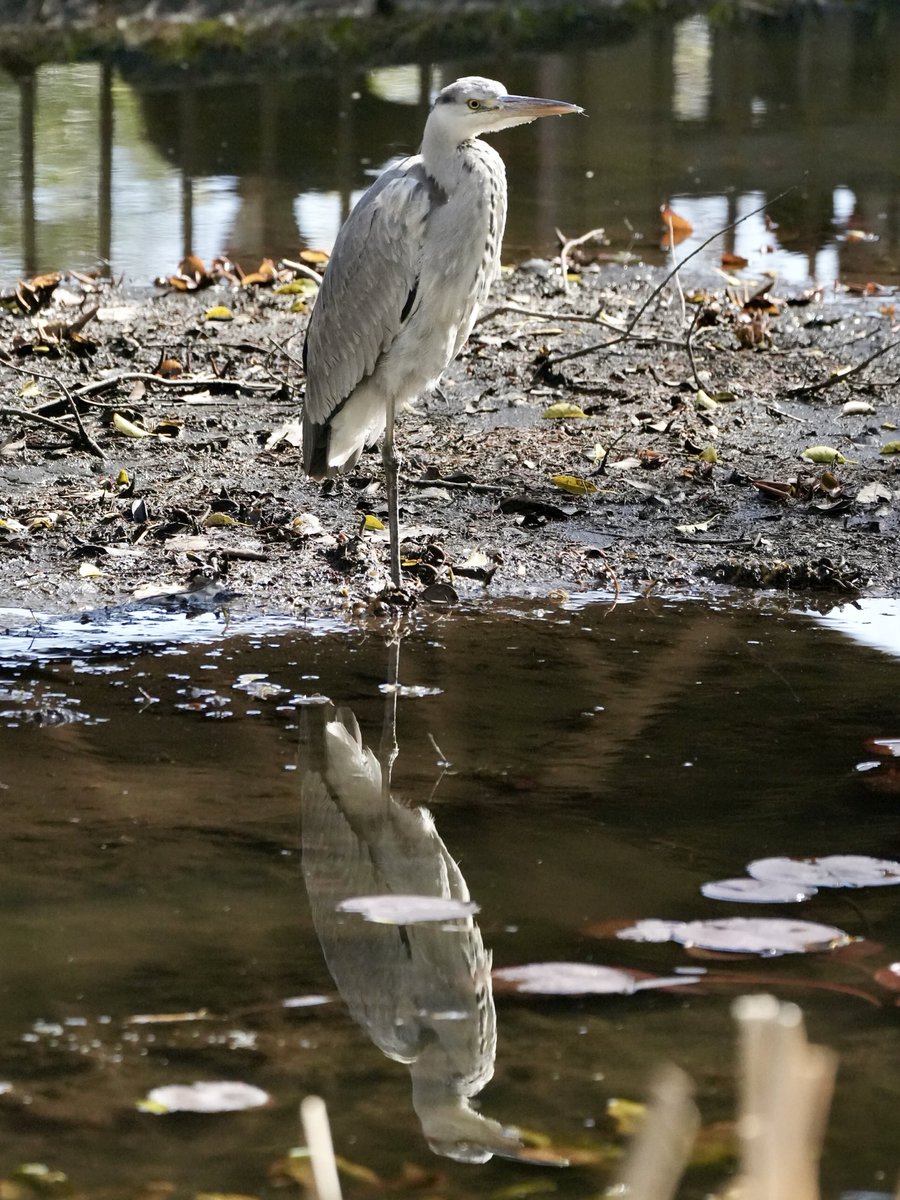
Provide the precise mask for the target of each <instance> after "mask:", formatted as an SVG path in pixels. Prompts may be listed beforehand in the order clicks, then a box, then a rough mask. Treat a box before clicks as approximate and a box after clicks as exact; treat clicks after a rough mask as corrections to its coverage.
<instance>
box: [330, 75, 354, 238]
mask: <svg viewBox="0 0 900 1200" xmlns="http://www.w3.org/2000/svg"><path fill="white" fill-rule="evenodd" d="M352 92H353V75H352V73H351V72H350V71H349V70H348V69H347V68H346V67H344V69H343V70H341V71H340V72H339V74H338V119H337V163H336V166H335V176H336V182H337V188H338V194H339V195H340V198H341V224H343V223H344V221H346V220H347V217H349V215H350V209H351V207H352V202H353V181H354V179H355V177H356V172H355V166H356V164H355V163H354V161H353V109H354V106H355V105H356V103H357V102H356V101H355V100H354V99H353V96H352Z"/></svg>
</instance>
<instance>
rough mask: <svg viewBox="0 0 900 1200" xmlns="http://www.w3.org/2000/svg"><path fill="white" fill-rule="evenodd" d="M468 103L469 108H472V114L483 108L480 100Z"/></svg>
mask: <svg viewBox="0 0 900 1200" xmlns="http://www.w3.org/2000/svg"><path fill="white" fill-rule="evenodd" d="M466 103H467V104H468V106H469V108H471V110H472V112H475V111H476V110H477V109H479V108H481V101H480V100H467V101H466Z"/></svg>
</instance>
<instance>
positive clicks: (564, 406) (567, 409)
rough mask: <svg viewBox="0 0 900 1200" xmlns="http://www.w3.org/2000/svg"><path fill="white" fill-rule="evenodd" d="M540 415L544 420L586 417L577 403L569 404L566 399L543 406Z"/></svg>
mask: <svg viewBox="0 0 900 1200" xmlns="http://www.w3.org/2000/svg"><path fill="white" fill-rule="evenodd" d="M541 416H542V417H543V418H544V420H545V421H559V420H564V419H565V418H567V417H586V416H587V413H586V412H585V411H584V409H581V408H579V407H578V405H577V404H571V403H570V402H569V401H568V400H558V401H557V402H556V404H551V405H550V407H549V408H545V409H544V411H543V412H542V413H541Z"/></svg>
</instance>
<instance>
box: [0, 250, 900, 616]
mask: <svg viewBox="0 0 900 1200" xmlns="http://www.w3.org/2000/svg"><path fill="white" fill-rule="evenodd" d="M662 278H663V277H662V275H661V274H657V273H654V272H653V271H652V270H650V269H648V268H644V267H640V266H631V267H621V266H614V265H609V264H603V265H599V266H598V265H586V266H584V267H582V268H581V269H580V270H579V271H576V272H575V273H574V275H573V277H572V278H571V279H570V280H569V282H568V284H567V287H566V289H565V290H564V289H563V285H562V283H561V276H560V272H559V269H558V267H557V266H555V265H554V264H551V263H549V262H543V261H540V262H536V263H533V264H530V265H529V266H527V267H526V268H522V269H518V270H515V271H510V272H509V273H506V274H505V275H504V277H503V279H502V280H501V282H500V283H499V284H498V286H497V288H496V291H495V293H494V300H495V304H494V306H493V308H492V309H491V310H490V311H488V312H486V313H485V314H484V315H483V319H482V320H481V321H480V322H479V324H478V325H477V326H476V329H475V331H474V333H473V336H472V338H471V339H470V342H469V344H468V345H467V347H466V348H465V350H464V352H463V353H462V355H461V356H460V358H459V359H458V360H457V362H456V363H454V364H453V366H452V367H451V368H450V370H449V371H448V372H447V374H446V376H445V379H444V381H443V384H442V390H441V393H440V394H439V395H434V396H429V397H425V398H423V400H422V401H421V404H420V405H419V408H418V410H417V411H416V412H414V413H409V414H406V415H405V416H404V417H403V418H402V419H401V421H400V430H399V445H400V448H401V452H402V453H403V455H404V467H403V472H402V480H403V482H402V513H401V521H402V526H403V556H404V566H405V574H406V578H407V580H408V584H409V591H410V594H411V595H412V596H413V597H416V596H418V595H421V593H422V592H423V591H424V590H425V589H427V588H433V587H434V585H449V587H450V588H451V589H453V591H455V592H456V594H458V595H462V596H467V595H476V596H483V595H487V596H511V595H518V596H523V595H538V596H540V595H547V594H549V593H551V592H557V591H566V592H574V591H583V590H597V589H600V590H607V591H609V592H610V593H611V594H614V593H615V591H616V590H617V589H619V590H622V591H630V592H666V593H669V594H672V593H675V594H688V595H697V594H703V593H710V592H718V591H720V590H721V589H723V588H725V589H733V588H738V589H742V590H744V591H747V590H750V591H756V590H760V589H763V590H769V589H776V590H782V591H783V590H789V591H796V592H807V591H810V590H813V591H818V592H824V593H826V594H828V595H833V596H835V597H836V598H837V597H842V598H847V597H852V596H855V595H860V594H869V595H888V596H896V595H898V594H900V559H898V555H897V534H898V509H900V473H898V463H900V457H898V454H897V453H896V451H897V449H898V445H900V444H898V442H897V438H898V432H897V429H898V426H900V386H898V366H900V354H898V347H897V344H896V343H897V330H896V313H895V308H894V300H893V298H892V297H891V296H890V295H888V294H884V293H881V294H869V295H866V294H862V295H852V294H848V293H843V294H841V295H834V294H832V295H822V294H810V295H806V296H797V295H795V296H792V297H791V296H783V295H780V294H779V293H778V289H777V287H775V286H774V285H772V286H769V287H767V288H765V289H764V290H762V291H761V290H760V287H759V285H758V283H754V284H752V285H751V284H749V283H748V284H732V285H728V286H723V285H722V284H721V283H720V284H718V285H716V286H714V287H708V288H704V287H702V286H693V287H690V288H687V290H686V291H681V292H679V290H678V288H677V287H675V286H674V284H673V283H671V282H670V283H669V284H667V285H666V286H665V287H663V288H662V290H660V291H657V288H658V286H659V284H660V283H661V281H662ZM37 282H39V281H37ZM51 283H52V286H51V287H50V291H49V294H48V295H47V296H43V297H42V296H40V295H39V294H38V292H39V288H35V289H32V291H31V292H29V291H27V290H26V291H24V292H23V290H22V288H21V286H20V289H19V296H18V299H16V298H15V297H12V298H10V297H7V299H6V303H5V307H4V309H3V312H2V316H0V351H2V361H0V379H2V387H3V392H2V402H0V431H2V435H0V436H2V443H0V599H2V601H3V602H4V603H5V604H6V605H7V606H9V607H14V608H29V607H31V608H34V609H37V610H43V611H57V612H60V611H71V610H73V609H82V608H89V607H92V606H96V605H108V604H118V603H123V602H127V601H131V600H134V599H136V598H137V599H142V598H146V597H157V596H160V595H169V594H174V595H180V594H186V593H191V592H193V591H200V592H202V593H205V594H207V595H210V594H211V595H213V596H217V595H222V596H228V597H230V598H231V603H232V604H234V605H236V606H237V607H241V606H243V605H246V606H249V607H251V608H252V609H254V610H256V611H259V610H265V611H269V612H283V613H298V612H308V611H313V612H324V611H333V610H334V609H341V610H346V609H348V608H349V609H353V608H354V607H355V606H361V607H363V608H364V607H366V606H368V605H370V604H371V603H372V602H373V599H374V598H375V597H377V596H378V595H379V594H380V593H381V592H382V591H383V589H384V587H385V584H386V578H387V576H386V563H387V533H386V530H384V529H381V528H379V524H380V520H381V518H385V502H384V493H383V488H382V475H381V463H380V457H379V455H378V453H377V451H373V452H372V453H371V454H367V455H365V456H364V457H363V460H362V462H361V463H360V465H359V467H358V468H357V470H356V471H355V472H354V473H353V474H351V475H350V476H348V477H345V478H341V479H338V480H335V481H330V482H327V483H326V484H324V485H320V484H317V483H313V482H311V481H309V480H308V479H306V478H305V476H304V473H303V470H302V464H301V452H300V448H299V424H298V413H299V411H300V406H301V403H302V395H303V373H302V368H301V365H300V359H301V348H302V341H303V331H304V329H305V325H306V321H307V318H308V310H309V307H310V304H311V303H312V295H313V294H314V290H315V285H314V284H313V283H312V281H309V282H308V283H304V282H303V279H302V277H300V276H298V277H295V276H294V273H293V272H292V271H290V270H289V269H286V270H283V271H282V272H280V273H278V274H276V276H275V279H274V283H273V282H272V281H271V280H270V281H269V282H268V284H267V285H263V284H260V283H256V284H254V283H253V282H252V277H251V280H250V281H248V280H245V281H244V283H243V285H241V284H239V283H238V282H236V281H235V280H229V279H228V278H225V277H223V278H220V280H219V281H218V282H216V283H214V284H212V285H211V286H208V287H204V288H201V289H198V290H196V291H192V292H179V291H177V290H175V289H174V288H172V287H167V288H164V289H161V290H160V291H159V292H158V293H156V294H152V295H151V294H148V293H146V292H140V293H137V292H134V291H133V290H128V289H126V288H121V287H116V286H114V285H112V284H107V283H98V282H96V281H91V280H89V279H86V278H84V277H81V278H75V277H66V278H63V279H62V280H60V281H58V282H53V281H52V280H51ZM863 290H865V289H863ZM29 304H30V305H31V306H32V307H33V308H34V310H35V311H33V312H32V313H30V314H28V313H27V312H25V311H24V309H25V307H27V306H28V305H29ZM641 309H643V312H641ZM639 313H640V315H639ZM636 319H637V320H636ZM635 321H636V323H635ZM629 326H631V329H630V332H628V333H627V334H626V333H625V331H626V330H628V329H629ZM453 591H446V592H442V591H440V590H439V591H438V592H437V593H434V592H433V591H432V592H430V593H427V595H430V596H431V597H432V598H435V599H437V600H438V601H440V602H445V603H446V602H452V599H453Z"/></svg>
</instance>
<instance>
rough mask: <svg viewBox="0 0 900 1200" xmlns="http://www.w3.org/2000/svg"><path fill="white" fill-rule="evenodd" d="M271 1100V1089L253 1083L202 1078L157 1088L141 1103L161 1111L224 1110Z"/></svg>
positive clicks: (253, 1105) (208, 1111)
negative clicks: (263, 1088)
mask: <svg viewBox="0 0 900 1200" xmlns="http://www.w3.org/2000/svg"><path fill="white" fill-rule="evenodd" d="M268 1102H269V1095H268V1093H267V1092H264V1091H263V1090H262V1088H258V1087H253V1086H252V1084H249V1083H239V1082H236V1081H232V1080H218V1081H206V1080H201V1081H199V1082H198V1083H173V1084H170V1085H168V1086H166V1087H158V1088H154V1089H153V1090H152V1091H151V1092H148V1093H147V1099H146V1100H144V1101H142V1102H141V1105H140V1107H142V1108H143V1109H144V1110H145V1111H147V1112H154V1113H158V1114H163V1113H175V1112H193V1113H222V1112H241V1111H242V1110H243V1109H245V1108H259V1107H260V1105H262V1104H268Z"/></svg>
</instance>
